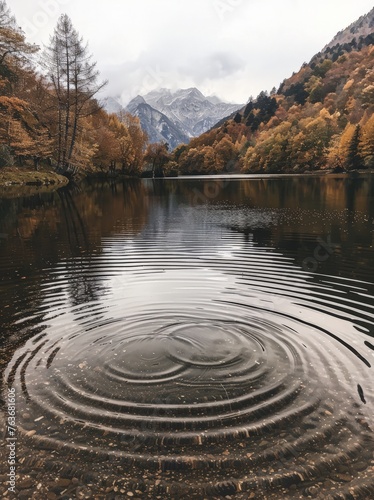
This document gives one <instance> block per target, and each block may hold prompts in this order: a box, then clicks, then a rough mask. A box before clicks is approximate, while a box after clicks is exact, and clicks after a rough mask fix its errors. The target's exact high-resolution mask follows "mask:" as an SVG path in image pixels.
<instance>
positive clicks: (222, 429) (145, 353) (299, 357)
mask: <svg viewBox="0 0 374 500" xmlns="http://www.w3.org/2000/svg"><path fill="white" fill-rule="evenodd" d="M193 238H196V237H195V236H193V235H191V239H193ZM233 239H234V238H233V237H231V238H230V243H225V242H224V240H221V243H220V246H219V248H218V247H217V248H214V246H212V247H210V248H208V249H207V248H206V245H205V243H204V242H203V241H202V240H199V244H200V245H201V247H199V245H198V244H196V243H197V242H195V245H194V248H193V251H192V252H190V253H189V254H186V253H183V248H185V245H186V243H185V242H183V243H181V244H180V248H179V244H178V243H175V244H174V245H171V244H170V241H165V242H164V243H163V245H165V246H164V247H163V249H162V252H161V255H162V258H160V245H161V242H160V241H158V242H157V245H153V244H152V245H149V244H148V243H147V242H146V241H140V242H139V243H136V242H131V243H129V241H128V239H126V240H125V241H121V238H115V239H108V241H107V249H106V255H104V256H102V257H97V258H95V259H94V260H92V259H91V260H90V262H89V263H87V267H85V266H84V265H82V266H80V267H79V268H78V267H76V268H75V269H74V279H76V280H78V281H79V280H87V279H88V278H89V277H90V276H96V277H97V276H99V275H100V274H101V273H102V274H103V275H104V273H105V281H104V285H105V286H104V287H103V291H102V296H101V297H100V299H97V300H93V301H92V302H91V303H88V304H83V305H82V304H77V305H75V306H74V307H71V304H69V303H68V302H69V299H68V297H67V294H66V293H65V290H66V289H67V287H69V279H68V272H67V270H68V269H69V264H68V263H63V262H62V263H61V265H60V266H59V267H57V268H56V269H55V270H54V278H53V280H52V281H50V282H48V283H46V284H45V292H46V302H45V303H46V304H48V308H46V309H48V314H47V315H45V317H44V318H45V319H44V329H43V331H42V333H41V334H40V335H34V336H32V338H31V339H30V340H29V341H28V342H27V343H26V344H25V345H24V347H22V348H21V349H19V350H18V351H17V352H16V354H15V356H14V358H13V360H12V362H11V363H10V365H9V366H8V369H7V372H6V379H7V383H8V385H10V386H12V387H16V390H17V393H18V406H19V408H18V414H19V416H20V417H19V418H20V422H19V424H20V428H21V429H23V433H24V437H25V439H26V440H29V441H30V442H31V443H33V446H40V447H43V448H45V447H46V448H50V449H53V450H56V449H59V450H63V452H64V453H70V454H73V455H76V456H85V457H90V458H91V459H92V460H104V459H107V458H111V459H112V460H117V461H119V462H120V463H122V464H126V466H128V467H131V466H136V467H141V470H145V469H148V470H162V471H173V472H172V474H173V477H172V479H170V478H169V480H168V481H167V480H165V482H161V484H159V492H160V493H161V494H162V492H164V493H165V492H168V493H170V492H172V493H173V492H174V494H175V495H177V496H178V495H181V494H182V493H183V494H188V492H189V491H200V492H201V494H211V495H220V494H222V495H225V494H234V493H237V492H240V491H252V490H253V489H255V488H257V490H258V491H271V490H272V488H277V487H282V486H290V485H292V484H294V485H298V484H299V483H303V482H306V484H313V482H315V481H317V480H320V479H321V478H326V477H329V475H330V474H332V473H333V472H334V471H335V470H336V468H337V467H338V466H342V464H343V465H344V464H347V466H348V465H349V466H351V465H352V464H354V463H356V462H357V463H358V464H362V462H364V464H365V466H364V469H362V470H363V471H364V472H362V477H360V478H354V477H352V478H351V481H349V484H346V483H345V482H344V481H343V482H342V484H339V483H337V485H336V486H335V493H336V494H341V495H343V497H344V495H349V494H352V495H353V497H354V495H356V497H357V498H359V497H360V495H362V494H363V493H362V492H364V493H365V492H366V491H369V492H373V491H374V489H373V486H374V479H373V468H372V465H371V460H372V459H373V440H372V434H371V429H370V419H371V415H372V413H371V412H372V409H373V403H372V402H373V392H372V387H371V384H370V383H369V380H370V379H369V377H370V374H371V365H372V364H373V352H372V351H370V349H368V348H367V344H365V342H364V341H366V342H367V341H368V338H369V337H367V336H366V335H365V333H370V332H372V331H373V308H372V307H371V306H368V305H367V304H366V306H365V307H364V306H362V304H361V303H360V300H359V296H360V294H364V293H366V294H367V293H368V292H367V287H366V284H365V283H362V282H355V283H354V282H350V283H346V282H345V281H344V280H339V279H337V278H333V277H325V280H324V282H322V283H320V284H318V285H317V284H315V283H314V284H313V283H312V282H311V281H310V279H309V275H308V274H307V273H305V272H303V271H302V270H301V269H299V268H297V267H296V266H294V265H293V263H292V262H291V261H290V260H289V259H286V258H284V257H283V256H282V255H280V254H277V253H276V252H274V251H273V252H269V251H268V250H262V249H260V248H256V247H255V246H254V245H248V246H247V247H246V248H243V247H242V246H241V245H240V244H239V240H238V243H237V244H236V243H235V241H234V242H233ZM156 252H157V253H156ZM348 285H349V290H350V295H349V296H348V294H347V286H348ZM352 293H353V294H354V298H353V297H352V296H351V294H352ZM44 307H45V306H41V309H43V308H44ZM35 317H38V315H37V313H35ZM39 328H40V324H39ZM358 386H359V387H360V388H361V392H360V391H358V390H357V387H358ZM363 396H364V398H365V403H366V404H364V402H363ZM178 474H181V476H179V475H178ZM186 474H188V476H186ZM186 478H187V479H186ZM182 482H183V484H182ZM144 484H145V486H144V485H143V486H144V488H145V489H146V487H147V486H146V483H144ZM365 494H366V493H365ZM370 494H371V493H370ZM361 497H362V498H365V497H364V496H361ZM337 498H338V497H337ZM347 498H348V496H347Z"/></svg>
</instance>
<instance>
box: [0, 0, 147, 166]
mask: <svg viewBox="0 0 374 500" xmlns="http://www.w3.org/2000/svg"><path fill="white" fill-rule="evenodd" d="M35 68H39V71H37V70H36V69H35ZM105 83H106V82H100V81H99V73H98V71H97V69H96V63H95V62H93V61H92V57H91V55H90V54H89V52H88V48H87V45H86V44H85V43H84V41H83V39H82V38H81V37H80V36H79V34H78V33H77V32H76V30H75V29H74V27H73V25H72V23H71V21H70V19H69V18H68V17H67V16H66V15H62V16H61V17H60V19H59V21H58V24H57V26H56V29H55V31H54V33H53V34H52V36H51V38H50V42H49V45H48V47H46V48H45V50H43V51H41V50H40V48H39V47H37V46H35V45H31V44H29V43H28V42H27V41H26V39H25V36H24V33H23V32H22V30H21V28H19V27H18V25H17V23H16V20H15V18H14V17H13V16H12V14H11V12H10V10H9V8H8V6H7V4H6V2H5V1H4V0H1V1H0V167H9V166H12V165H17V166H18V167H19V168H22V167H23V166H24V167H25V168H27V167H29V166H30V165H31V166H32V167H33V168H35V169H38V168H39V166H40V165H42V164H46V165H49V166H52V167H54V168H56V169H57V170H58V171H60V172H62V173H66V172H69V171H73V172H74V171H76V170H78V169H82V170H84V171H94V170H98V171H100V170H105V171H108V170H111V169H114V168H115V167H116V166H117V168H120V169H121V170H122V172H123V173H125V174H128V175H139V174H140V173H141V169H142V166H143V158H144V149H145V146H146V143H147V137H146V134H144V132H143V131H142V130H141V128H140V124H139V120H138V118H136V117H134V116H132V115H130V114H128V113H123V114H122V115H108V114H107V113H106V112H105V111H104V110H103V109H102V108H101V106H100V104H99V102H98V101H97V99H96V96H97V94H98V93H99V91H100V90H101V89H102V88H103V87H104V86H105Z"/></svg>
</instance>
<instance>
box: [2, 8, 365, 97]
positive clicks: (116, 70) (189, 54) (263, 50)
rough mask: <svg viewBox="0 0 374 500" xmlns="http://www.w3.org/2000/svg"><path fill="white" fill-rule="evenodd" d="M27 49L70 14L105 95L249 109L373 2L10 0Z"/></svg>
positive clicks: (40, 40)
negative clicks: (190, 97)
mask: <svg viewBox="0 0 374 500" xmlns="http://www.w3.org/2000/svg"><path fill="white" fill-rule="evenodd" d="M7 3H8V6H9V7H10V8H11V10H12V12H13V13H14V14H15V16H16V18H17V22H18V24H19V25H20V26H21V27H22V28H23V30H24V31H25V33H26V35H27V38H28V40H29V41H32V42H35V43H38V44H39V45H43V44H46V43H48V39H49V35H50V34H51V33H52V32H53V29H54V27H55V25H56V22H57V20H58V17H59V15H60V14H61V13H67V14H68V15H69V16H70V17H71V19H72V21H73V25H74V27H75V28H76V29H77V30H78V31H79V33H80V34H81V35H82V36H83V38H84V40H85V41H88V43H89V48H90V51H91V53H92V54H93V56H94V59H95V60H96V61H97V63H98V67H99V69H100V71H101V74H102V77H103V79H104V78H105V79H108V80H109V85H108V87H107V88H106V91H105V92H106V94H109V95H112V96H121V98H122V101H123V103H124V104H126V103H127V102H128V101H129V100H130V99H131V98H132V97H135V96H136V95H137V94H146V93H147V92H149V91H151V90H153V89H155V88H159V87H166V88H171V89H176V88H187V87H192V86H196V87H198V88H199V89H200V90H201V91H202V92H203V93H205V94H206V95H218V96H219V97H221V98H223V99H225V100H227V101H230V102H234V103H244V102H246V101H247V100H248V98H249V96H250V95H253V96H256V95H257V94H258V93H259V92H260V91H261V90H270V89H271V88H272V87H274V86H276V87H278V86H279V84H280V83H281V81H282V80H283V79H284V78H286V77H288V76H290V75H291V74H292V72H293V71H297V70H298V69H299V68H300V66H301V65H302V63H303V62H304V61H309V60H310V59H311V57H312V56H313V55H314V54H315V53H316V52H318V51H319V50H321V49H322V48H323V47H324V45H326V44H327V43H328V42H329V41H330V40H331V39H332V38H333V37H334V36H335V34H336V33H337V32H338V31H340V30H341V29H343V28H345V27H347V26H348V25H349V24H351V23H352V22H353V21H355V20H356V19H357V18H358V17H360V16H361V15H363V14H366V13H367V12H369V11H370V10H371V9H372V7H373V0H355V1H352V0H313V1H312V2H306V1H305V0H283V1H280V0H100V1H97V0H7Z"/></svg>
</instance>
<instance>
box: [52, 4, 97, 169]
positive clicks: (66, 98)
mask: <svg viewBox="0 0 374 500" xmlns="http://www.w3.org/2000/svg"><path fill="white" fill-rule="evenodd" d="M43 66H44V68H45V70H46V73H47V77H48V79H49V80H50V82H51V84H52V88H53V95H54V101H55V109H56V110H57V116H56V122H57V134H56V135H57V161H58V165H59V167H61V168H63V169H66V168H67V167H68V166H69V164H70V163H73V162H74V153H75V146H76V140H77V134H78V128H79V125H80V122H81V121H82V119H83V118H84V117H87V116H90V115H91V114H93V113H94V112H96V111H97V110H98V106H97V103H96V101H94V100H93V98H94V96H95V95H96V94H97V93H98V92H99V91H100V90H101V89H102V88H103V87H104V86H105V84H106V82H101V83H100V82H98V77H99V72H98V70H97V69H96V63H95V62H92V58H91V55H90V54H89V53H88V48H87V45H86V44H84V42H83V39H82V38H81V37H80V36H79V34H78V33H77V31H76V30H75V29H74V28H73V25H72V22H71V20H70V19H69V17H68V16H67V15H66V14H63V15H62V16H61V17H60V19H59V21H58V23H57V26H56V28H55V31H54V34H53V36H52V37H51V39H50V44H49V46H48V47H47V48H46V50H45V52H44V55H43Z"/></svg>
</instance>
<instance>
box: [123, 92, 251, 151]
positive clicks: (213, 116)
mask: <svg viewBox="0 0 374 500" xmlns="http://www.w3.org/2000/svg"><path fill="white" fill-rule="evenodd" d="M241 107H243V105H242V104H228V103H225V102H223V101H221V100H220V99H219V98H218V97H216V96H209V97H205V96H204V95H203V94H202V93H201V92H200V91H199V90H198V89H196V88H190V89H184V90H177V91H176V92H172V91H171V90H168V89H160V90H153V91H152V92H149V93H148V94H146V95H144V96H137V97H135V98H134V99H133V100H132V101H131V102H130V103H129V104H128V105H127V107H126V110H127V111H129V112H130V113H132V114H134V115H136V116H138V117H139V119H140V123H141V125H142V128H143V130H145V131H146V132H147V134H148V136H149V140H150V142H160V141H164V142H165V141H166V142H168V143H169V145H170V147H171V148H172V149H174V148H175V147H176V146H178V144H182V143H188V142H189V140H190V139H191V138H192V137H197V136H199V135H201V134H202V133H204V132H206V131H207V130H209V129H211V128H212V127H213V126H214V125H215V124H216V123H217V122H218V121H220V120H222V118H225V117H226V116H228V115H230V114H232V113H233V112H234V111H237V110H238V109H239V108H241Z"/></svg>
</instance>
